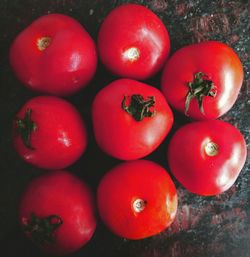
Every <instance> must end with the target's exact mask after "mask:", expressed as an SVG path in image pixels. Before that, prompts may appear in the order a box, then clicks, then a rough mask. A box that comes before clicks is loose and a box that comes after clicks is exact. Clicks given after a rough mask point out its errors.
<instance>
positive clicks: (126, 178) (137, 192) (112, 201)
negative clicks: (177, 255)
mask: <svg viewBox="0 0 250 257" xmlns="http://www.w3.org/2000/svg"><path fill="white" fill-rule="evenodd" d="M137 200H139V201H143V203H144V204H143V205H142V206H143V208H142V209H136V208H135V202H136V201H137ZM177 202H178V201H177V193H176V188H175V185H174V183H173V182H172V180H171V178H170V176H169V175H168V173H167V172H166V170H165V169H163V168H162V167H161V166H160V165H158V164H156V163H154V162H151V161H146V160H137V161H131V162H124V163H121V164H120V165H117V166H116V167H114V168H113V169H112V170H110V171H109V172H108V173H106V174H105V176H104V177H103V178H102V180H101V182H100V184H99V186H98V191H97V203H98V209H99V213H100V216H101V219H102V220H103V222H104V223H105V224H106V226H107V227H108V228H109V229H110V230H111V231H112V232H113V233H115V234H116V235H118V236H120V237H123V238H127V239H133V240H136V239H142V238H146V237H150V236H153V235H156V234H158V233H160V232H162V231H163V230H165V229H166V228H167V227H168V226H169V225H170V224H171V223H172V222H173V220H174V217H175V215H176V211H177ZM139 207H140V206H139Z"/></svg>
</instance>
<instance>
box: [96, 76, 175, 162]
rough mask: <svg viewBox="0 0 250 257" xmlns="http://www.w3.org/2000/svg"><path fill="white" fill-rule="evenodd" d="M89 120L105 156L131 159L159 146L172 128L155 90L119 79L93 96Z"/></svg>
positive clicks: (160, 96) (171, 120)
mask: <svg viewBox="0 0 250 257" xmlns="http://www.w3.org/2000/svg"><path fill="white" fill-rule="evenodd" d="M92 120H93V127H94V134H95V138H96V141H97V143H98V145H99V146H100V148H101V149H102V150H103V151H104V152H105V153H107V154H109V155H111V156H113V157H115V158H118V159H122V160H135V159H139V158H142V157H144V156H146V155H148V154H150V153H151V152H153V151H154V150H155V149H156V148H157V147H158V146H159V145H160V144H161V143H162V141H163V140H164V139H165V137H166V136H167V134H168V132H169V130H170V129H171V127H172V124H173V114H172V111H171V109H170V107H169V106H168V104H167V102H166V100H165V98H164V96H163V94H162V93H161V92H160V91H159V90H158V89H156V88H154V87H152V86H149V85H147V84H144V83H141V82H138V81H135V80H131V79H119V80H116V81H113V82H112V83H110V84H109V85H108V86H106V87H104V88H103V89H102V90H100V91H99V92H98V94H97V95H96V97H95V99H94V102H93V105H92Z"/></svg>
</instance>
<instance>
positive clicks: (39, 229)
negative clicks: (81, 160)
mask: <svg viewBox="0 0 250 257" xmlns="http://www.w3.org/2000/svg"><path fill="white" fill-rule="evenodd" d="M19 221H20V224H21V226H22V229H23V230H24V232H25V234H26V235H27V236H28V237H29V238H30V239H31V240H32V241H33V242H34V243H35V244H36V245H38V246H39V247H40V248H41V249H43V250H44V251H46V252H48V253H50V254H54V255H64V254H68V253H71V252H74V251H76V250H78V249H79V248H81V247H82V246H83V245H85V244H86V243H87V242H88V241H89V240H90V239H91V237H92V235H93V234H94V231H95V228H96V218H95V208H94V203H93V196H92V193H91V192H90V190H89V188H88V186H87V185H86V184H85V183H84V182H83V181H81V180H80V179H78V178H77V177H75V176H73V175H72V174H70V173H69V172H66V171H54V172H51V173H46V174H45V175H42V176H40V177H38V178H35V179H33V180H32V181H31V182H30V183H29V185H28V186H27V188H26V190H25V192H24V193H23V195H22V198H21V202H20V207H19Z"/></svg>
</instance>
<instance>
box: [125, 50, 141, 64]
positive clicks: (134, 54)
mask: <svg viewBox="0 0 250 257" xmlns="http://www.w3.org/2000/svg"><path fill="white" fill-rule="evenodd" d="M123 56H124V57H125V58H126V59H128V60H129V61H131V62H134V61H137V60H138V59H139V58H140V51H139V49H138V48H136V47H130V48H128V49H127V50H126V51H125V52H123Z"/></svg>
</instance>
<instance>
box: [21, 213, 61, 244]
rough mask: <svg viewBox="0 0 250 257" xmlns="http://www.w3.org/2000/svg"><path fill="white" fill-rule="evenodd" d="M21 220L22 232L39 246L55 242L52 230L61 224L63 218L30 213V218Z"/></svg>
mask: <svg viewBox="0 0 250 257" xmlns="http://www.w3.org/2000/svg"><path fill="white" fill-rule="evenodd" d="M22 222H23V224H22V228H23V230H24V232H26V233H28V234H29V235H30V236H31V238H32V240H33V241H34V242H36V243H37V244H39V245H41V246H44V245H48V244H53V243H55V237H54V232H55V230H56V229H57V228H58V227H60V226H61V225H62V224H63V220H62V219H61V217H60V216H58V215H50V216H48V217H43V218H39V217H37V216H36V215H35V214H34V213H32V214H31V216H30V219H23V220H22Z"/></svg>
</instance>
